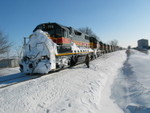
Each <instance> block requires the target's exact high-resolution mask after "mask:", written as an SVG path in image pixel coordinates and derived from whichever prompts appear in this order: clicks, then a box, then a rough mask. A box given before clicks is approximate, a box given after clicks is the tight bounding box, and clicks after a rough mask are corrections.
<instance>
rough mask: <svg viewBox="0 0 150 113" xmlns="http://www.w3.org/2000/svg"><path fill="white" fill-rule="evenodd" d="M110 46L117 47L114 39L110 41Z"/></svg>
mask: <svg viewBox="0 0 150 113" xmlns="http://www.w3.org/2000/svg"><path fill="white" fill-rule="evenodd" d="M110 45H112V46H118V40H116V39H114V40H112V41H110Z"/></svg>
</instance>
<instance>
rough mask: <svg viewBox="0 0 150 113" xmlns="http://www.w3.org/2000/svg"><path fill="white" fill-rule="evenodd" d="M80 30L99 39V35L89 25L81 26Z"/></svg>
mask: <svg viewBox="0 0 150 113" xmlns="http://www.w3.org/2000/svg"><path fill="white" fill-rule="evenodd" d="M78 30H79V31H80V32H82V33H85V34H87V35H89V36H92V37H96V38H97V39H99V37H98V36H97V35H96V34H95V33H94V32H93V31H92V29H91V28H89V27H82V28H79V29H78Z"/></svg>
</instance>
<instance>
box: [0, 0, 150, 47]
mask: <svg viewBox="0 0 150 113" xmlns="http://www.w3.org/2000/svg"><path fill="white" fill-rule="evenodd" d="M45 22H57V23H60V24H62V25H66V26H72V27H74V28H76V29H78V28H81V27H86V26H87V27H90V28H91V29H92V30H93V32H94V33H95V34H97V35H98V36H99V37H100V39H101V40H102V41H103V42H104V43H108V42H109V41H111V40H114V39H116V40H118V42H119V45H120V46H123V47H127V46H128V45H131V46H132V47H133V46H136V45H137V40H139V39H141V38H145V39H148V40H150V0H0V30H1V31H3V32H4V33H5V34H7V35H8V37H9V40H10V41H11V42H13V44H14V45H21V44H22V42H23V37H27V36H29V35H30V34H31V33H32V30H33V29H34V28H35V27H36V26H37V25H38V24H41V23H45Z"/></svg>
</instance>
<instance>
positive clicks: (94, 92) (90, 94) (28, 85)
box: [0, 50, 150, 113]
mask: <svg viewBox="0 0 150 113" xmlns="http://www.w3.org/2000/svg"><path fill="white" fill-rule="evenodd" d="M149 64H150V55H146V54H144V53H140V52H137V51H135V50H132V52H131V55H130V57H129V58H127V57H126V54H125V51H124V50H123V51H117V52H113V53H109V54H106V55H103V56H101V57H99V58H98V59H96V60H94V61H91V62H90V68H86V66H85V64H81V65H78V66H75V67H73V68H69V69H65V70H62V71H59V72H56V73H52V74H49V75H46V76H41V77H38V78H36V79H32V80H30V81H26V82H22V83H18V84H15V85H12V86H9V87H5V88H1V89H0V113H150V83H149V81H150V69H149ZM12 76H16V77H18V76H23V74H22V73H20V72H19V68H7V69H0V81H2V80H4V79H6V78H7V79H8V77H12ZM13 82H17V81H15V80H14V81H13ZM4 84H9V83H7V82H6V83H4V82H3V83H1V82H0V86H2V85H4Z"/></svg>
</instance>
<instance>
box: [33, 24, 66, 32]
mask: <svg viewBox="0 0 150 113" xmlns="http://www.w3.org/2000/svg"><path fill="white" fill-rule="evenodd" d="M42 25H43V26H44V25H55V26H58V27H61V28H64V29H68V27H66V26H64V25H61V24H58V23H50V22H48V23H42V24H39V25H37V26H36V28H35V29H34V30H33V32H34V31H35V30H37V28H38V27H39V26H42Z"/></svg>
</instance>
